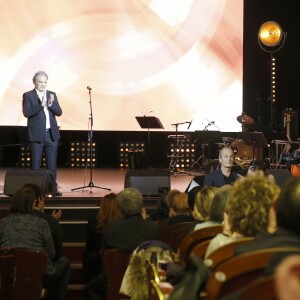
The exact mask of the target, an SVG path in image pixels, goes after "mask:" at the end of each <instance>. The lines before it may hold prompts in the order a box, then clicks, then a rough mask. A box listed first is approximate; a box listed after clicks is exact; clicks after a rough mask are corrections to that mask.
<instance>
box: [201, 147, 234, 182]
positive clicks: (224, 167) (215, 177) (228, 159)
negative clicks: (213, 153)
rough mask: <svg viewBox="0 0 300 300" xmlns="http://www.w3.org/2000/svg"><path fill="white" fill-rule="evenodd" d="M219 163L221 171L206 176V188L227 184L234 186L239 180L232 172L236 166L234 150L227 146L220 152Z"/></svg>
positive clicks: (217, 170)
mask: <svg viewBox="0 0 300 300" xmlns="http://www.w3.org/2000/svg"><path fill="white" fill-rule="evenodd" d="M219 162H220V168H219V169H216V170H214V171H213V172H212V173H208V174H206V175H205V179H204V183H203V185H204V186H216V187H221V186H223V185H225V184H233V183H234V182H235V181H236V180H237V179H238V178H239V175H238V174H237V173H235V172H233V171H232V166H233V164H234V153H233V150H232V148H230V147H227V146H225V147H223V148H222V149H221V150H220V153H219Z"/></svg>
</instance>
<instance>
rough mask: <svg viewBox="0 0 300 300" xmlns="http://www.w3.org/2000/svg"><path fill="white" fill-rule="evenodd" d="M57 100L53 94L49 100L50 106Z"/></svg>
mask: <svg viewBox="0 0 300 300" xmlns="http://www.w3.org/2000/svg"><path fill="white" fill-rule="evenodd" d="M54 100H55V98H54V95H53V94H50V97H49V99H48V106H51V105H52V103H53V102H54Z"/></svg>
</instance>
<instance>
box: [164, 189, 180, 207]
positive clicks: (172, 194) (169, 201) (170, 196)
mask: <svg viewBox="0 0 300 300" xmlns="http://www.w3.org/2000/svg"><path fill="white" fill-rule="evenodd" d="M179 194H180V191H179V190H176V189H174V190H170V191H169V192H168V194H167V198H166V202H167V205H168V207H169V208H171V207H172V205H173V201H174V197H175V196H177V195H179Z"/></svg>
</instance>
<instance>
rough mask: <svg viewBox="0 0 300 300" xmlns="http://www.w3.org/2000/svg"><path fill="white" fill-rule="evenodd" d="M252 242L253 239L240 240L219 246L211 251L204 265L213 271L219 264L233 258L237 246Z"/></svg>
mask: <svg viewBox="0 0 300 300" xmlns="http://www.w3.org/2000/svg"><path fill="white" fill-rule="evenodd" d="M251 241H253V237H245V238H240V239H238V240H236V241H233V242H231V243H229V244H226V245H224V246H221V247H220V248H218V249H216V250H215V251H213V252H212V253H211V254H210V255H209V256H208V257H207V258H205V260H204V263H205V265H206V266H207V267H208V268H210V269H211V270H213V269H215V268H216V267H217V266H218V265H219V264H220V263H222V262H224V261H225V260H227V259H229V258H232V257H233V256H234V251H235V248H236V247H237V246H240V245H244V244H248V243H250V242H251Z"/></svg>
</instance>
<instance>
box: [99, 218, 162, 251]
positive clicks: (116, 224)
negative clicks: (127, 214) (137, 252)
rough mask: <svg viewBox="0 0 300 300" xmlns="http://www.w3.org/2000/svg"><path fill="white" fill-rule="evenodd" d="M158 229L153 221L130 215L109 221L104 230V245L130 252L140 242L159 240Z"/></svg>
mask: <svg viewBox="0 0 300 300" xmlns="http://www.w3.org/2000/svg"><path fill="white" fill-rule="evenodd" d="M159 238H160V229H159V226H158V225H157V224H156V223H154V222H153V221H149V220H144V219H142V217H131V218H124V219H120V220H112V221H109V222H108V223H107V225H106V228H105V232H104V247H105V248H118V249H121V250H124V251H129V252H132V251H133V250H134V249H135V248H137V247H138V246H139V244H140V243H142V242H144V241H148V240H159Z"/></svg>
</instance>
